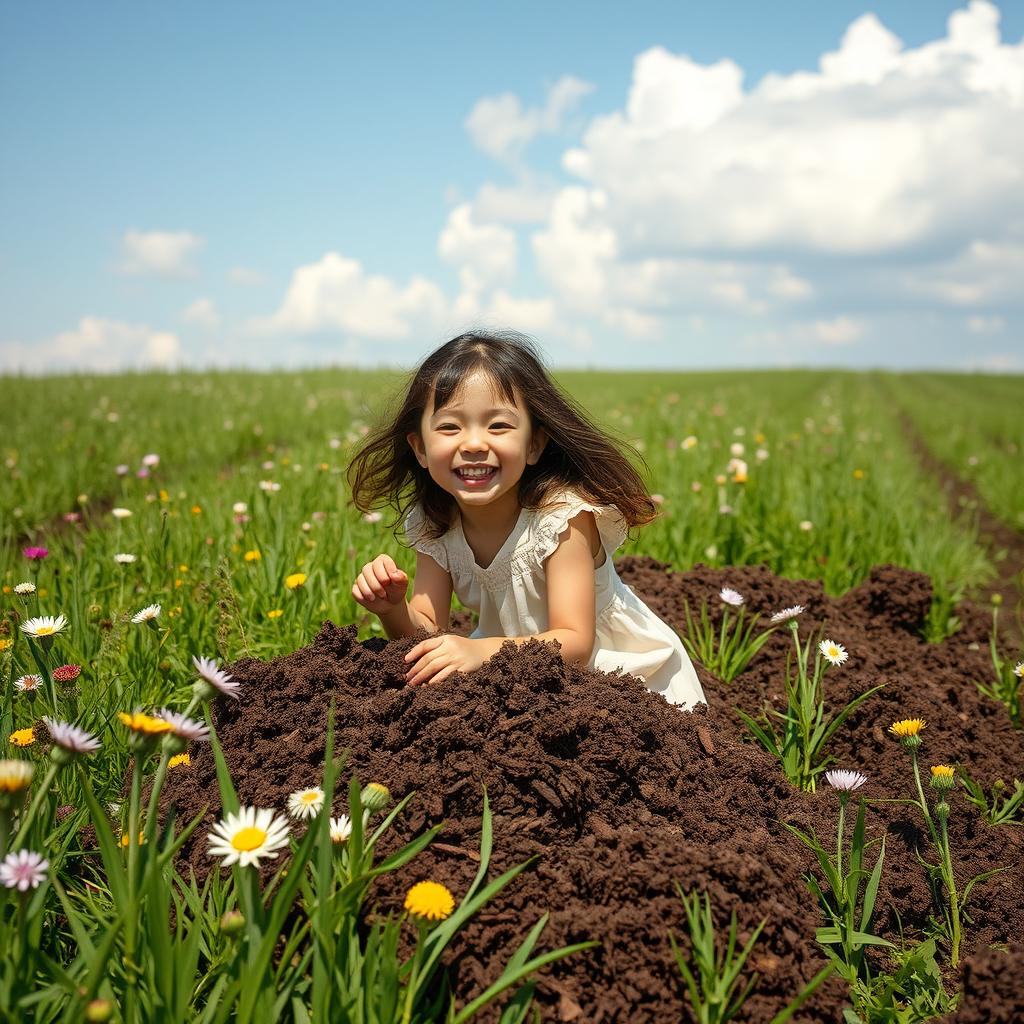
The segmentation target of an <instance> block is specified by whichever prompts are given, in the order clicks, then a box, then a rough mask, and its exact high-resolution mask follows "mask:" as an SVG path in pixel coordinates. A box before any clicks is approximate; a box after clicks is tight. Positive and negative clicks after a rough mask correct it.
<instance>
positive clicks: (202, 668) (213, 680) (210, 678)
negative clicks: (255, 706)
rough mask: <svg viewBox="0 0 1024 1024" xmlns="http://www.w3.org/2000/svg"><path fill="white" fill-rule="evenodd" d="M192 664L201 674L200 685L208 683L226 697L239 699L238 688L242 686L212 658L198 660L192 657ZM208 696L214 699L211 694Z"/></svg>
mask: <svg viewBox="0 0 1024 1024" xmlns="http://www.w3.org/2000/svg"><path fill="white" fill-rule="evenodd" d="M192 664H193V665H195V667H196V671H197V672H198V673H199V681H200V682H199V684H197V685H200V684H202V683H206V684H207V685H208V686H210V687H212V688H213V689H214V690H219V691H220V692H221V693H223V694H224V696H225V697H235V698H237V697H238V688H239V687H240V686H241V685H242V684H241V683H240V682H239V681H238V680H237V679H234V678H233V677H232V676H230V675H228V673H227V672H225V671H224V670H223V669H221V668H218V667H217V662H215V661H214V660H213V659H212V658H197V657H196V656H195V655H192ZM207 696H209V697H212V696H213V694H212V693H209V694H207Z"/></svg>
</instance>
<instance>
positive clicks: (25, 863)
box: [0, 850, 50, 892]
mask: <svg viewBox="0 0 1024 1024" xmlns="http://www.w3.org/2000/svg"><path fill="white" fill-rule="evenodd" d="M49 866H50V862H49V861H48V860H45V859H44V857H43V855H42V854H41V853H36V852H35V850H18V852H17V853H9V854H8V855H7V856H6V857H5V858H4V859H3V861H2V862H0V882H2V883H3V884H4V885H6V886H7V888H8V889H17V890H18V891H19V892H28V890H29V889H35V888H37V887H38V886H39V885H41V884H42V883H43V882H44V881H45V880H46V869H47V868H48V867H49Z"/></svg>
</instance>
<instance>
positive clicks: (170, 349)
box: [0, 316, 182, 374]
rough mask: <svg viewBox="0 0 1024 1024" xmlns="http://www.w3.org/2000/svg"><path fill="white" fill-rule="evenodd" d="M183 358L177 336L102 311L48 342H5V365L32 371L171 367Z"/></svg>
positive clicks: (0, 360) (1, 358) (1, 353)
mask: <svg viewBox="0 0 1024 1024" xmlns="http://www.w3.org/2000/svg"><path fill="white" fill-rule="evenodd" d="M181 360H182V349H181V342H180V341H179V340H178V337H177V335H175V334H172V333H170V332H169V331H157V330H154V329H153V328H151V327H147V326H145V325H144V324H130V323H122V322H120V321H117V320H108V319H105V318H103V317H98V316H84V317H82V319H81V320H80V321H79V322H78V326H77V327H75V328H73V329H72V330H69V331H62V332H61V333H59V334H57V335H55V336H54V337H52V338H49V339H47V340H44V341H39V342H33V343H17V342H9V343H5V344H3V345H0V365H2V368H3V369H4V370H19V371H22V372H25V373H30V374H34V373H65V372H68V371H71V370H88V371H95V372H99V373H106V372H113V371H116V370H124V369H135V370H144V369H172V368H174V367H175V366H177V365H178V364H179V363H180V362H181Z"/></svg>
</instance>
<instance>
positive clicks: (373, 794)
mask: <svg viewBox="0 0 1024 1024" xmlns="http://www.w3.org/2000/svg"><path fill="white" fill-rule="evenodd" d="M359 799H360V800H361V801H362V804H363V808H364V810H367V811H370V812H371V813H373V812H374V811H379V810H382V809H383V808H385V807H387V805H388V804H389V803H391V792H390V790H389V789H388V787H387V786H385V785H382V784H381V783H380V782H370V783H368V784H367V785H365V786H364V787H363V791H362V793H361V794H360V796H359Z"/></svg>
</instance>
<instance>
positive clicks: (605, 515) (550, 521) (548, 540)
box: [530, 491, 627, 565]
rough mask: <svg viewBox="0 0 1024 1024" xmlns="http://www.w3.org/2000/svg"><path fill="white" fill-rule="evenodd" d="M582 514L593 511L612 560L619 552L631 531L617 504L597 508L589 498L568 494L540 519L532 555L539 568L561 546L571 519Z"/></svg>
mask: <svg viewBox="0 0 1024 1024" xmlns="http://www.w3.org/2000/svg"><path fill="white" fill-rule="evenodd" d="M581 512H593V513H594V520H595V522H596V523H597V532H598V533H599V534H600V535H601V543H602V544H603V545H604V549H605V551H606V552H607V555H608V557H609V558H611V556H612V555H613V554H614V552H615V551H617V550H618V549H619V548H620V547H621V546H622V542H623V541H624V540H625V539H626V535H627V528H626V523H625V521H624V520H623V518H622V515H621V513H620V512H619V510H618V509H617V508H616V507H615V506H614V505H595V504H593V503H592V502H590V501H588V500H587V499H586V498H583V497H581V496H580V495H578V494H575V493H573V492H571V491H567V492H566V493H565V494H564V495H563V497H562V500H561V502H560V503H559V504H557V505H554V506H553V507H552V508H550V509H546V510H545V511H543V512H541V513H540V515H539V516H538V519H537V523H536V526H535V527H534V537H533V542H532V544H531V545H530V550H531V554H532V555H533V558H534V559H535V560H536V564H537V565H543V563H544V560H545V559H546V558H548V557H549V556H550V555H551V554H552V553H553V552H554V551H555V549H556V548H557V547H558V542H559V539H560V538H561V536H562V534H563V533H565V530H566V527H567V526H568V525H569V520H570V519H573V518H574V517H576V516H578V515H579V514H580V513H581Z"/></svg>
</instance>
